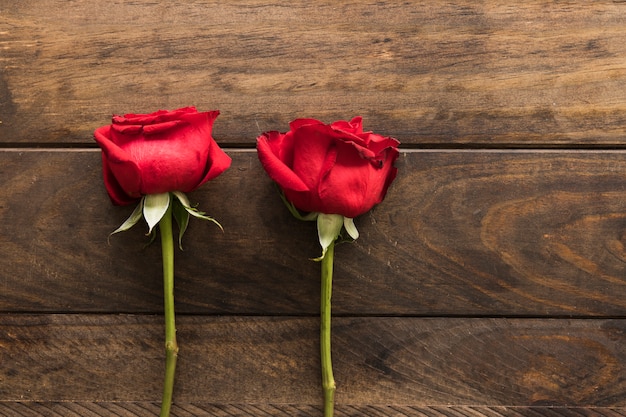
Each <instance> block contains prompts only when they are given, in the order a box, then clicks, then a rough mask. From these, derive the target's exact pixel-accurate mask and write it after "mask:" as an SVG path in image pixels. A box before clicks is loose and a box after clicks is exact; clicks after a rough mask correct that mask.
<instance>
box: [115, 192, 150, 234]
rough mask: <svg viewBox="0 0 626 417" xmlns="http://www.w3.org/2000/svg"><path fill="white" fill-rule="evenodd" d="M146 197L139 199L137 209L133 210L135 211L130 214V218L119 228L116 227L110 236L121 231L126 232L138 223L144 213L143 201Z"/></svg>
mask: <svg viewBox="0 0 626 417" xmlns="http://www.w3.org/2000/svg"><path fill="white" fill-rule="evenodd" d="M144 198H145V197H142V198H141V200H140V201H139V204H137V207H135V210H133V213H132V214H131V215H130V217H129V218H128V219H126V221H125V222H124V223H122V225H121V226H120V227H118V228H117V229H115V230H114V231H112V232H111V233H110V234H109V237H111V236H113V235H114V234H116V233H119V232H125V231H127V230H128V229H130V228H131V227H133V226H134V225H136V224H137V222H138V221H139V219H141V216H142V214H143V201H144Z"/></svg>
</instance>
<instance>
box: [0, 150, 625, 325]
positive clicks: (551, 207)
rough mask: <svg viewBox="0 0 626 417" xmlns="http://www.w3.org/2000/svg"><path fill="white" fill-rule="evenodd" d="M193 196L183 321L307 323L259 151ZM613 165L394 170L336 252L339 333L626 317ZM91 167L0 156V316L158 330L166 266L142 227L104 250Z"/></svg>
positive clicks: (118, 217) (93, 158) (19, 154)
mask: <svg viewBox="0 0 626 417" xmlns="http://www.w3.org/2000/svg"><path fill="white" fill-rule="evenodd" d="M229 153H230V154H231V155H232V157H233V160H234V161H233V166H232V168H231V169H230V170H229V171H227V172H226V173H224V174H223V175H222V176H220V177H219V178H217V179H216V180H215V181H213V182H212V183H209V184H207V185H205V186H203V187H201V189H199V190H197V191H196V192H194V193H192V194H191V195H190V197H191V200H192V201H193V202H197V203H199V207H200V208H202V209H203V210H206V211H207V212H208V213H210V214H211V215H214V216H215V217H216V218H217V219H218V220H219V221H220V222H221V224H222V225H223V226H224V229H225V232H224V233H222V232H220V231H219V229H217V228H216V227H215V226H213V225H211V224H209V223H202V222H199V221H197V222H193V224H192V225H191V226H190V228H189V230H188V232H187V233H188V234H187V235H186V236H185V241H184V251H182V252H181V251H177V252H176V274H177V277H176V297H177V308H178V309H179V311H180V312H185V313H199V314H229V313H233V314H270V315H271V314H278V315H284V314H295V315H301V314H311V315H314V314H317V309H318V298H319V264H317V263H315V262H312V261H309V258H312V257H315V256H317V255H318V253H319V249H318V244H317V241H316V231H315V226H314V224H313V223H307V222H300V221H298V220H296V219H294V218H293V217H291V216H290V215H289V214H288V212H287V210H286V209H285V208H284V207H283V205H282V203H281V202H280V199H279V197H278V194H277V191H276V189H275V187H274V185H273V184H272V182H271V180H270V179H269V177H267V175H266V174H265V173H264V172H263V169H262V168H261V166H260V164H259V162H258V158H257V156H256V154H255V153H254V152H251V151H233V150H230V151H229ZM624 156H625V154H624V152H621V151H596V152H588V151H585V152H583V151H562V152H552V151H550V152H547V151H524V152H520V151H508V152H505V151H466V152H461V151H434V152H431V151H415V152H404V153H402V155H401V158H400V160H399V162H398V166H399V170H400V174H399V177H398V179H397V180H396V182H395V183H394V184H393V185H392V188H391V189H390V191H389V193H388V196H387V199H386V200H385V201H384V202H383V204H381V205H379V206H378V207H376V208H375V209H374V210H373V211H372V212H370V213H368V214H366V215H364V216H362V217H360V218H358V219H357V220H356V223H357V227H358V228H359V230H360V232H361V237H360V238H359V240H358V241H357V242H355V243H354V244H351V245H350V244H346V245H340V246H339V247H338V248H337V256H336V268H335V269H336V272H335V279H334V293H333V297H334V301H333V303H334V311H335V313H336V314H340V315H363V314H365V315H372V314H373V315H429V316H430V315H435V316H437V315H472V316H485V315H487V316H493V315H496V316H498V315H508V316H510V315H518V316H519V315H521V316H545V315H557V316H560V315H568V316H624V315H625V314H626V285H625V282H624V268H625V262H626V255H625V254H624V253H625V252H624V237H625V236H626V233H625V231H626V214H624V213H626V189H625V185H624V184H626V178H625V177H626V158H624ZM100 169H101V168H100V155H99V152H98V151H96V150H85V151H82V150H76V151H72V152H68V151H56V150H28V151H20V150H13V151H3V152H0V184H1V187H0V202H1V203H0V248H1V250H2V254H3V256H2V257H1V258H0V271H2V272H1V273H0V277H1V279H0V311H5V312H10V311H22V312H29V311H48V312H55V311H58V312H63V311H67V312H159V311H161V308H162V307H161V305H162V299H161V295H162V289H161V270H160V250H159V248H158V245H157V246H154V247H149V248H146V249H144V248H143V246H144V244H145V243H146V242H147V240H146V238H145V236H144V233H145V232H146V229H145V227H143V226H142V225H138V226H137V227H136V228H135V229H132V230H131V231H129V232H127V233H125V234H122V235H117V236H114V237H112V238H111V241H110V244H107V236H108V233H110V232H111V231H112V230H114V229H115V228H116V227H117V226H118V225H119V224H121V223H122V222H123V220H124V219H125V218H126V217H127V216H129V215H130V212H131V211H132V207H114V206H112V205H111V204H110V202H109V200H108V197H107V195H106V192H105V190H104V187H103V185H102V181H101V173H100Z"/></svg>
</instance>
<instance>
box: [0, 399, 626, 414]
mask: <svg viewBox="0 0 626 417" xmlns="http://www.w3.org/2000/svg"><path fill="white" fill-rule="evenodd" d="M321 412H322V411H321V408H320V407H315V406H307V405H304V406H303V405H292V404H288V405H287V404H254V405H250V404H219V405H214V404H203V403H200V404H198V403H185V404H174V405H173V406H172V417H204V416H212V417H247V416H253V417H258V416H274V417H294V416H296V417H319V416H320V415H321ZM18 413H19V414H18ZM158 413H159V405H158V404H157V403H147V402H93V403H85V402H81V403H78V402H62V403H50V402H45V403H41V402H36V403H23V402H4V403H2V402H0V416H2V417H14V416H15V415H16V414H18V415H19V416H20V417H40V416H48V415H50V416H57V415H59V416H63V417H101V416H104V415H107V416H108V415H115V416H120V417H152V416H155V415H157V414H158ZM625 414H626V410H624V409H623V408H620V407H485V406H445V405H442V406H432V407H413V406H341V405H340V406H338V407H337V408H336V409H335V415H336V416H338V417H348V416H350V417H357V416H358V417H425V416H426V417H460V416H474V417H481V416H485V417H521V416H525V417H527V416H533V417H534V416H543V417H623V416H624V415H625Z"/></svg>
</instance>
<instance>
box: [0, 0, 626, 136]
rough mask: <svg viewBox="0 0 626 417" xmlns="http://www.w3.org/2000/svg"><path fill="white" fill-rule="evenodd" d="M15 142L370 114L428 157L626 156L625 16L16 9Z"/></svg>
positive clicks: (5, 36)
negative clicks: (508, 152) (184, 118)
mask: <svg viewBox="0 0 626 417" xmlns="http://www.w3.org/2000/svg"><path fill="white" fill-rule="evenodd" d="M0 8H1V9H2V15H1V16H0V45H1V47H2V49H1V51H2V55H0V63H1V65H0V121H1V124H0V142H5V143H7V142H11V143H89V142H91V135H92V132H93V130H94V129H95V128H96V127H98V126H100V125H103V124H106V123H108V121H109V119H110V115H111V114H112V113H124V112H142V111H143V112H149V111H154V110H156V109H159V108H175V107H180V106H187V105H196V106H198V107H199V108H201V109H203V110H209V109H215V108H219V109H220V110H221V111H222V116H221V117H220V118H219V119H218V121H217V123H216V125H215V136H216V138H217V139H218V140H220V141H221V142H223V143H246V144H251V143H253V142H254V139H255V138H256V136H258V135H259V134H260V133H261V132H263V131H265V130H285V129H287V124H288V122H289V121H290V120H292V119H294V118H297V117H317V118H320V119H323V120H324V121H327V122H330V121H332V120H336V119H345V118H350V117H352V116H354V115H357V114H360V115H363V116H364V117H365V126H366V128H367V129H373V130H375V131H377V132H379V133H382V134H385V135H391V136H395V137H398V138H399V139H400V140H402V141H403V142H405V143H417V144H449V143H456V144H464V143H470V144H500V145H502V144H522V145H554V144H575V145H580V144H586V145H593V144H601V145H604V146H607V145H619V146H621V145H623V136H624V124H625V123H626V118H625V116H624V115H625V114H626V105H625V104H624V103H626V71H625V70H624V65H623V64H624V59H625V58H626V32H625V31H624V25H625V17H624V16H626V6H625V5H624V4H623V3H622V2H619V1H608V0H603V1H594V2H588V1H571V2H546V1H538V0H533V1H526V2H523V3H519V2H517V3H516V4H512V3H511V2H509V1H503V0H490V1H481V2H475V1H472V0H463V1H456V2H442V1H435V2H432V1H425V0H422V1H418V0H416V1H406V2H392V1H380V2H375V3H369V2H359V1H342V2H337V1H315V2H309V1H295V2H293V1H292V2H290V3H289V4H288V5H286V4H285V3H284V2H267V1H259V0H246V1H240V2H235V3H232V2H223V1H214V0H210V1H209V0H203V1H180V2H175V3H171V4H167V5H165V4H162V3H160V2H154V1H148V0H143V1H133V2H124V1H115V2H107V3H106V4H103V3H102V2H101V1H99V0H77V1H72V2H67V1H64V0H34V1H20V2H17V3H16V2H11V1H8V0H2V1H0Z"/></svg>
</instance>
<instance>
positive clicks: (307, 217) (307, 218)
mask: <svg viewBox="0 0 626 417" xmlns="http://www.w3.org/2000/svg"><path fill="white" fill-rule="evenodd" d="M280 198H281V200H283V203H285V206H287V209H288V210H289V212H290V213H291V214H292V215H293V217H295V218H296V219H298V220H303V221H306V222H310V221H313V220H317V216H318V215H319V214H320V213H317V212H315V211H313V212H310V213H308V214H305V215H303V214H302V213H300V210H298V209H297V208H296V206H294V205H293V203H292V202H291V201H289V200H287V197H285V193H284V192H283V191H282V190H280Z"/></svg>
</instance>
